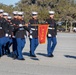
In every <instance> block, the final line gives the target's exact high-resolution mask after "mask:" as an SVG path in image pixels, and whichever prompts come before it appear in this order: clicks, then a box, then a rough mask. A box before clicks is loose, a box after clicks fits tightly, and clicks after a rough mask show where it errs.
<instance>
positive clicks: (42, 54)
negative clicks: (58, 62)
mask: <svg viewBox="0 0 76 75" xmlns="http://www.w3.org/2000/svg"><path fill="white" fill-rule="evenodd" d="M37 55H41V56H45V57H47V54H44V53H37Z"/></svg>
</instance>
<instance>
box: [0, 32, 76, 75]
mask: <svg viewBox="0 0 76 75" xmlns="http://www.w3.org/2000/svg"><path fill="white" fill-rule="evenodd" d="M57 38H58V40H57V41H58V43H57V46H56V48H55V51H54V58H49V57H46V53H47V48H46V47H47V45H46V44H43V45H39V46H38V48H37V50H36V55H37V57H36V58H32V57H30V56H29V40H28V39H27V44H26V46H25V48H24V50H23V55H24V58H25V61H20V60H13V59H12V58H11V57H8V56H6V55H5V56H3V57H1V58H0V75H76V33H58V36H57Z"/></svg>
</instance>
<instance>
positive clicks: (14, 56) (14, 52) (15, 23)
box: [11, 11, 18, 59]
mask: <svg viewBox="0 0 76 75" xmlns="http://www.w3.org/2000/svg"><path fill="white" fill-rule="evenodd" d="M11 22H12V25H13V26H12V30H13V33H12V43H13V45H12V49H13V54H12V55H13V58H14V59H16V58H17V57H18V51H17V41H16V37H15V26H16V25H18V11H13V19H12V20H11Z"/></svg>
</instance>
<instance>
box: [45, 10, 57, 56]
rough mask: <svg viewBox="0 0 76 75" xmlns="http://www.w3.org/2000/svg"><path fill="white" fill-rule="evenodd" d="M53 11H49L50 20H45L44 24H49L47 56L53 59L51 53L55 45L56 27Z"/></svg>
mask: <svg viewBox="0 0 76 75" xmlns="http://www.w3.org/2000/svg"><path fill="white" fill-rule="evenodd" d="M54 14H55V12H54V11H49V16H50V18H48V19H46V23H48V24H49V28H48V35H47V54H48V57H53V56H54V55H53V52H54V49H55V47H56V44H57V38H56V36H57V26H56V22H55V20H54Z"/></svg>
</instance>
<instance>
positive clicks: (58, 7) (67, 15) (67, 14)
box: [0, 0, 76, 21]
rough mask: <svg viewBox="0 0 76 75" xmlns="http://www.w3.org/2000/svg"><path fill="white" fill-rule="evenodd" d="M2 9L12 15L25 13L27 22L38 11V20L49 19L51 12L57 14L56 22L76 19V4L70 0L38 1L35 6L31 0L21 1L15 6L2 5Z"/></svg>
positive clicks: (0, 7)
mask: <svg viewBox="0 0 76 75" xmlns="http://www.w3.org/2000/svg"><path fill="white" fill-rule="evenodd" d="M0 9H4V10H5V11H6V12H8V13H10V14H11V13H12V11H14V10H19V11H24V13H25V14H24V15H25V17H24V19H26V21H28V20H29V18H30V17H31V12H32V11H37V12H38V13H39V16H38V18H39V19H40V20H44V19H46V18H47V17H48V11H49V10H54V11H55V12H56V14H55V19H56V20H75V19H76V4H73V3H71V2H69V0H36V3H35V4H32V2H31V0H20V1H19V2H18V3H16V5H15V6H13V5H9V6H7V5H4V4H0Z"/></svg>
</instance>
